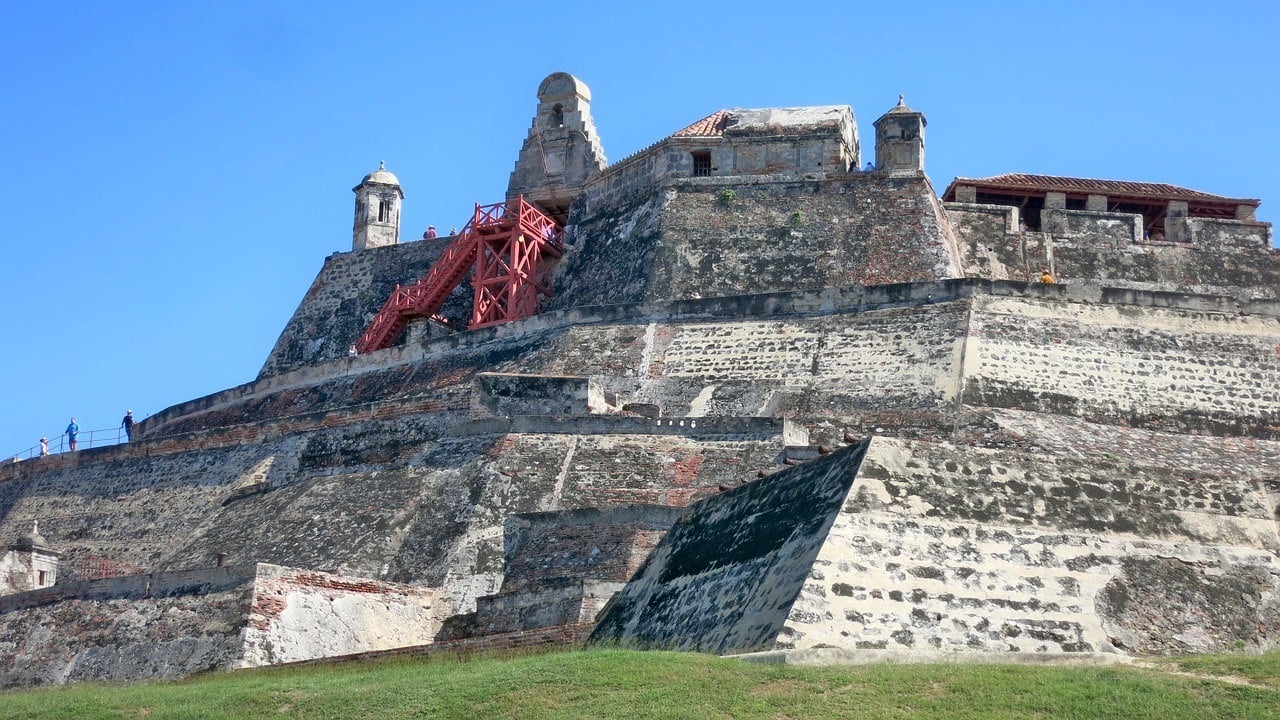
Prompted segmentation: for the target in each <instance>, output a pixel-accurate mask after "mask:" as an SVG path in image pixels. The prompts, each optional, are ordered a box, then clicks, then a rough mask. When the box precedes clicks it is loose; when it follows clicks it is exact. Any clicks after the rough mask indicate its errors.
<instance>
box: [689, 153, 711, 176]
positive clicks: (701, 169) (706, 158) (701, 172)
mask: <svg viewBox="0 0 1280 720" xmlns="http://www.w3.org/2000/svg"><path fill="white" fill-rule="evenodd" d="M690 154H691V155H693V176H694V177H707V176H709V175H711V151H710V150H699V151H697V152H694V153H690Z"/></svg>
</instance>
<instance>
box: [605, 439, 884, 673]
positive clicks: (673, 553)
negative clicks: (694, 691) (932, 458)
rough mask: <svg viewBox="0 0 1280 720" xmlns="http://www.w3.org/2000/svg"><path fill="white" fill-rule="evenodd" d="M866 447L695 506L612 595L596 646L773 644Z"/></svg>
mask: <svg viewBox="0 0 1280 720" xmlns="http://www.w3.org/2000/svg"><path fill="white" fill-rule="evenodd" d="M865 450H866V445H865V444H862V445H856V446H852V447H850V448H847V449H845V450H843V451H841V452H837V453H833V454H832V455H829V456H827V457H825V458H822V459H820V460H817V461H814V462H811V463H807V464H805V465H801V466H799V467H796V468H792V469H790V470H787V471H785V472H782V473H779V474H777V475H774V476H772V477H768V478H765V479H763V480H759V481H757V482H754V483H751V484H749V485H747V486H745V487H742V488H738V489H737V490H733V491H730V492H727V493H724V494H721V495H718V496H716V497H714V498H712V499H710V500H707V501H705V502H703V503H700V504H699V505H697V506H696V507H694V508H693V509H692V512H691V513H690V515H689V517H688V519H687V520H682V521H681V522H679V523H677V524H676V525H675V526H674V527H673V528H672V529H671V531H670V532H669V533H668V534H667V536H666V537H665V538H664V539H663V541H662V542H661V543H660V544H659V545H658V547H657V549H655V550H654V552H653V554H652V555H650V556H649V559H648V561H647V562H646V563H645V565H644V566H643V567H642V568H641V569H640V570H639V571H638V572H637V573H636V576H635V577H634V578H633V579H632V581H631V582H630V583H628V584H627V586H626V587H625V588H624V589H623V590H622V591H621V592H620V593H618V594H617V595H615V596H614V598H613V600H612V602H611V603H610V605H609V607H608V608H607V609H606V611H605V614H604V616H603V617H602V618H601V619H600V622H599V624H598V626H597V627H596V630H595V632H594V633H592V635H591V641H592V642H594V643H604V644H611V643H616V644H620V645H624V646H636V647H646V648H663V649H669V650H696V651H700V652H713V653H722V654H723V653H734V652H751V651H754V650H763V649H768V648H771V647H772V646H773V642H774V638H775V637H776V636H777V634H778V632H779V630H781V628H782V624H783V622H784V621H785V619H786V616H787V613H788V611H789V608H790V607H791V604H792V602H793V601H794V600H795V597H796V595H797V594H798V593H799V592H800V590H801V588H802V586H804V584H805V582H806V578H808V576H809V566H810V564H811V563H812V562H813V559H814V557H815V555H816V554H817V553H818V551H819V549H820V548H821V547H822V544H823V542H824V541H825V539H826V536H827V532H828V530H829V529H830V527H831V523H832V522H833V521H834V520H835V517H836V515H837V513H838V512H839V509H840V504H841V502H842V501H843V499H844V497H845V495H846V494H847V492H848V489H849V485H850V484H851V483H852V482H853V478H854V475H855V473H856V472H857V468H858V464H859V463H860V462H861V461H862V456H863V453H864V452H865Z"/></svg>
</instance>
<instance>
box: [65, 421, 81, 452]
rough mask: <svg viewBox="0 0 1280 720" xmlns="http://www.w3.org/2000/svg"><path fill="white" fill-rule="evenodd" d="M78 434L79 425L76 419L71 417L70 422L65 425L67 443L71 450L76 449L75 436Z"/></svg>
mask: <svg viewBox="0 0 1280 720" xmlns="http://www.w3.org/2000/svg"><path fill="white" fill-rule="evenodd" d="M79 435H80V426H79V425H77V424H76V419H75V418H71V424H70V425H68V426H67V445H69V446H70V447H71V452H75V451H76V437H77V436H79Z"/></svg>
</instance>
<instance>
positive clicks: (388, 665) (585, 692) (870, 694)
mask: <svg viewBox="0 0 1280 720" xmlns="http://www.w3.org/2000/svg"><path fill="white" fill-rule="evenodd" d="M1204 660H1205V664H1203V665H1201V666H1199V667H1198V668H1197V669H1196V672H1219V671H1221V672H1229V673H1230V674H1232V675H1236V674H1239V675H1242V676H1247V677H1253V678H1258V679H1259V680H1264V679H1269V680H1268V682H1269V683H1270V687H1268V688H1257V687H1246V686H1241V685H1238V684H1229V683H1224V682H1220V681H1217V680H1213V679H1202V678H1188V677H1186V676H1181V675H1173V674H1169V673H1166V672H1162V671H1161V670H1158V669H1157V670H1152V669H1137V668H1119V667H1116V668H1098V667H1043V666H1021V667H1020V666H1011V665H864V666H855V667H825V668H797V667H787V666H764V665H753V664H748V663H743V662H740V661H735V660H722V659H719V658H715V657H710V656H706V655H693V654H681V653H659V652H651V653H641V652H629V651H621V650H593V651H586V652H564V653H553V654H547V655H537V656H523V657H509V658H501V657H478V658H472V659H469V660H454V659H437V660H431V661H426V662H418V661H393V662H383V663H352V664H345V665H327V666H319V667H310V668H280V669H265V670H254V671H243V672H237V673H217V674H211V675H206V676H203V677H199V678H195V679H191V680H187V681H183V682H172V683H148V684H139V685H124V686H95V685H78V686H73V687H64V688H53V689H42V690H36V691H22V692H7V693H3V694H0V717H3V718H76V719H77V720H92V719H93V718H147V719H148V720H162V719H166V718H468V719H470V718H530V719H536V718H699V719H703V718H705V719H708V720H710V719H715V718H768V719H770V720H778V719H785V718H797V719H798V718H878V719H880V718H883V719H886V720H891V719H894V718H949V719H964V718H984V719H1000V718H1207V717H1212V718H1280V687H1277V686H1276V685H1275V683H1274V681H1275V679H1276V676H1277V669H1278V668H1280V654H1277V653H1272V654H1270V655H1265V656H1253V657H1248V658H1246V657H1240V658H1234V657H1233V658H1224V659H1222V660H1221V664H1220V665H1214V664H1212V663H1209V662H1208V659H1207V658H1206V659H1204ZM1245 661H1247V662H1245ZM1254 661H1257V664H1256V665H1255V664H1253V663H1254ZM1177 662H1178V663H1181V662H1183V661H1181V660H1180V661H1177ZM1197 662H1198V660H1197ZM1242 662H1243V665H1242V664H1241V663H1242ZM1170 666H1172V667H1180V666H1179V665H1177V664H1175V663H1170ZM1247 673H1252V674H1247Z"/></svg>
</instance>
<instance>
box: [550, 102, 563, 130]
mask: <svg viewBox="0 0 1280 720" xmlns="http://www.w3.org/2000/svg"><path fill="white" fill-rule="evenodd" d="M551 127H555V128H558V127H564V106H563V105H559V104H557V105H556V106H555V107H553V108H551Z"/></svg>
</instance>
